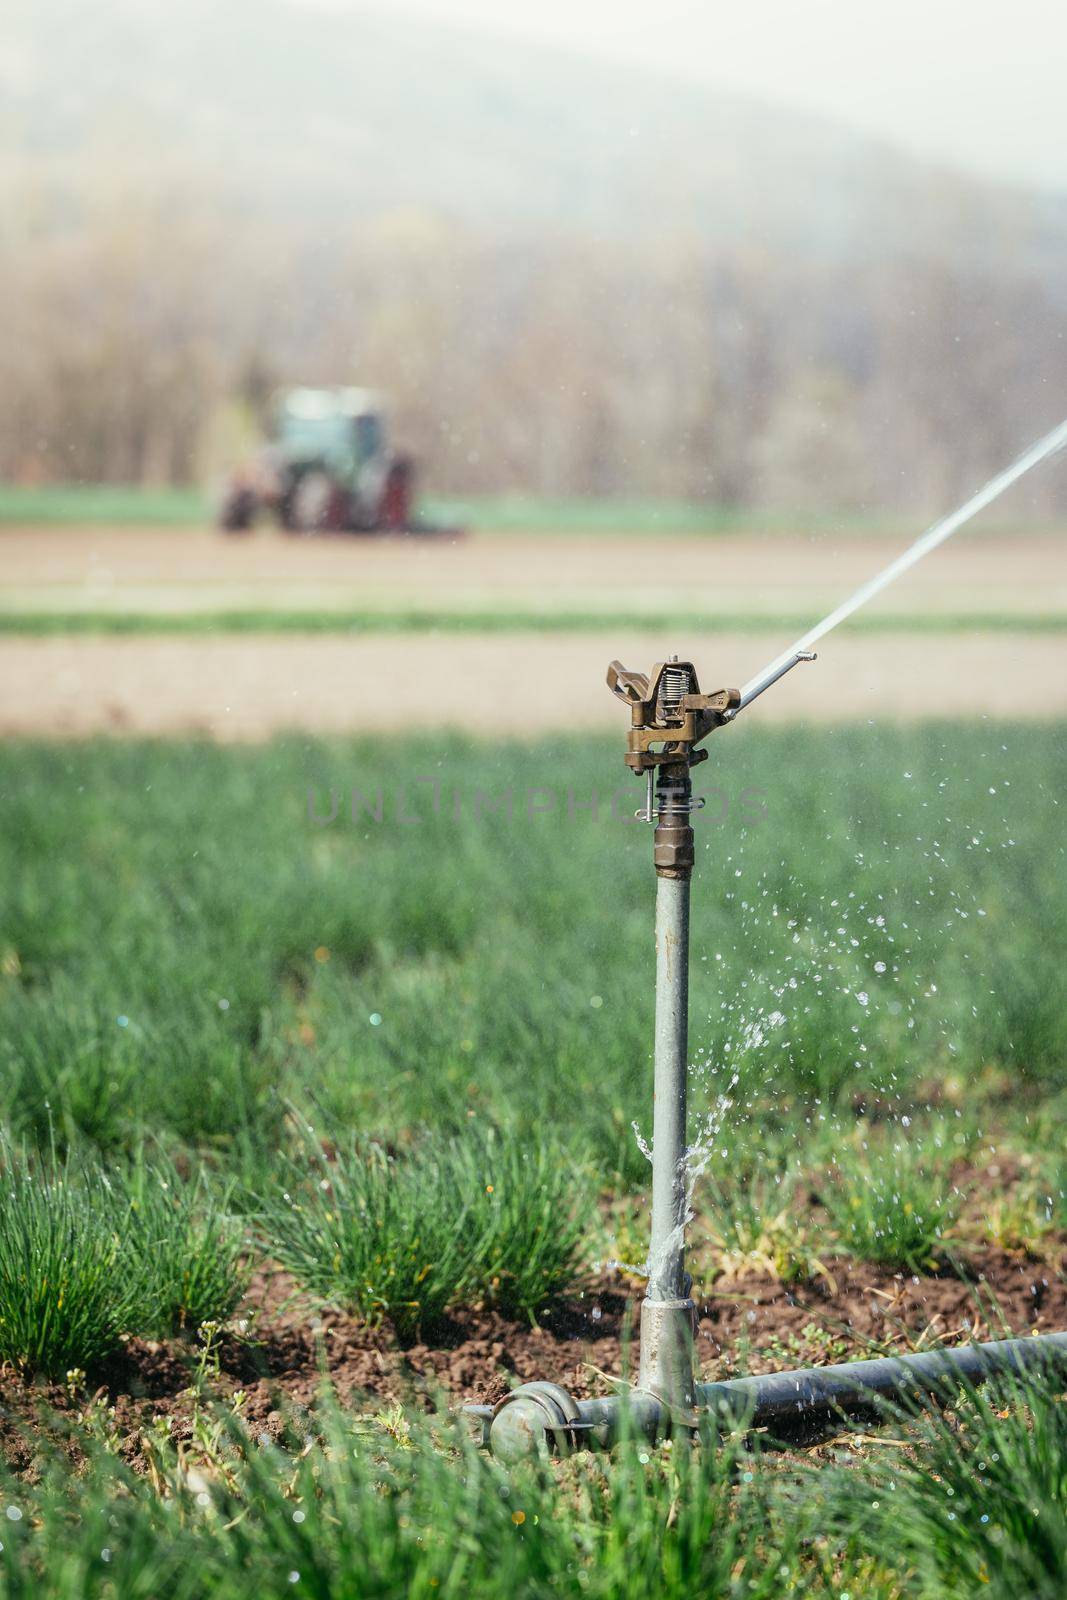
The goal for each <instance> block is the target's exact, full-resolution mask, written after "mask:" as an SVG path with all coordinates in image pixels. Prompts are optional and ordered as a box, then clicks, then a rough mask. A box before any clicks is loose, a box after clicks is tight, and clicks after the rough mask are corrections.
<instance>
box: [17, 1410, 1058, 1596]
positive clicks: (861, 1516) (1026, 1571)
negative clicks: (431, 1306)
mask: <svg viewBox="0 0 1067 1600" xmlns="http://www.w3.org/2000/svg"><path fill="white" fill-rule="evenodd" d="M946 1400H947V1401H948V1402H949V1410H948V1411H947V1412H946V1413H945V1414H944V1415H941V1414H938V1413H932V1414H930V1415H928V1416H925V1417H922V1418H918V1419H915V1418H910V1417H907V1416H904V1415H900V1416H898V1417H897V1418H895V1419H893V1418H892V1417H889V1418H887V1429H888V1431H885V1432H883V1433H882V1434H881V1435H880V1436H876V1437H874V1438H873V1439H871V1441H870V1443H869V1444H867V1445H865V1444H864V1442H863V1441H862V1440H861V1439H859V1438H856V1439H855V1440H854V1442H853V1444H852V1448H851V1451H843V1450H839V1451H837V1452H836V1453H835V1454H834V1455H833V1456H831V1457H830V1459H829V1460H828V1461H827V1460H826V1459H825V1457H824V1458H823V1459H822V1460H820V1459H819V1458H817V1457H813V1458H809V1459H808V1460H804V1459H799V1460H798V1459H797V1458H796V1457H795V1456H794V1457H793V1458H792V1459H785V1460H781V1461H779V1460H776V1459H775V1458H774V1456H773V1454H771V1453H763V1452H761V1450H760V1448H759V1441H758V1440H755V1441H753V1442H752V1443H751V1445H750V1446H749V1447H748V1448H744V1447H743V1446H742V1445H741V1443H740V1441H738V1440H734V1439H713V1438H711V1437H710V1436H705V1437H704V1439H703V1440H702V1441H701V1442H699V1443H698V1444H697V1445H696V1446H695V1447H694V1448H693V1449H691V1450H687V1449H681V1448H678V1447H677V1446H676V1447H675V1448H674V1449H663V1448H661V1449H658V1450H654V1449H652V1448H650V1447H648V1446H645V1445H643V1444H642V1443H640V1442H639V1441H633V1440H627V1441H624V1442H623V1444H621V1445H620V1446H619V1447H618V1448H617V1449H616V1450H615V1451H614V1452H613V1454H612V1456H610V1457H597V1456H591V1457H590V1456H587V1457H582V1458H578V1459H576V1460H574V1461H572V1462H565V1463H563V1464H562V1465H559V1466H557V1467H551V1466H549V1465H548V1464H547V1463H541V1462H533V1463H529V1464H524V1465H521V1466H518V1467H514V1468H512V1469H510V1470H509V1469H506V1468H504V1467H502V1466H501V1465H500V1464H499V1463H497V1462H495V1461H493V1460H492V1459H491V1458H489V1457H487V1456H485V1455H482V1454H480V1453H478V1452H477V1451H476V1450H475V1449H474V1448H473V1446H472V1444H471V1443H470V1442H469V1441H468V1440H467V1439H466V1438H465V1437H464V1436H463V1434H462V1432H460V1431H457V1430H456V1429H455V1428H454V1427H452V1426H448V1425H445V1424H443V1423H441V1422H440V1421H438V1422H433V1423H430V1424H425V1423H420V1422H414V1423H412V1424H410V1425H409V1424H408V1423H406V1422H404V1421H402V1420H401V1419H400V1417H399V1416H396V1415H383V1416H382V1417H380V1418H378V1419H375V1420H374V1421H370V1420H369V1419H364V1418H355V1417H353V1416H352V1415H350V1414H349V1415H346V1414H344V1413H343V1412H342V1411H341V1410H340V1409H339V1408H338V1407H337V1406H336V1405H334V1404H332V1403H330V1402H329V1400H328V1399H327V1400H324V1402H323V1404H322V1406H321V1407H320V1409H319V1412H318V1414H317V1419H316V1427H317V1435H316V1438H315V1439H314V1440H313V1441H309V1440H307V1439H306V1438H305V1436H304V1434H303V1432H302V1431H301V1429H300V1428H299V1427H294V1428H293V1429H292V1431H291V1433H290V1434H289V1436H288V1437H287V1438H286V1439H285V1441H284V1443H283V1444H282V1445H278V1444H263V1443H261V1442H259V1441H257V1440H255V1439H254V1438H252V1437H249V1435H248V1433H247V1432H246V1431H245V1429H244V1428H243V1427H242V1425H241V1422H240V1416H239V1407H238V1415H237V1416H236V1417H233V1416H231V1417H230V1418H229V1419H225V1418H222V1419H220V1420H219V1422H218V1423H216V1424H215V1425H214V1426H213V1427H212V1428H211V1429H210V1430H209V1433H208V1435H207V1437H206V1438H205V1443H204V1446H203V1453H202V1454H201V1455H200V1456H199V1457H198V1463H199V1464H198V1466H197V1468H196V1470H195V1471H191V1470H190V1457H189V1453H188V1450H183V1451H182V1452H181V1453H179V1452H178V1451H176V1450H175V1448H174V1446H173V1445H172V1444H171V1443H170V1442H169V1440H168V1439H167V1438H166V1436H165V1435H164V1434H162V1433H157V1434H156V1435H155V1436H154V1440H153V1446H152V1457H153V1468H152V1471H151V1473H149V1474H136V1473H134V1472H132V1471H131V1470H130V1469H129V1468H127V1467H126V1466H125V1465H124V1464H123V1463H122V1461H121V1459H118V1458H117V1457H116V1456H115V1455H114V1454H113V1453H112V1452H110V1451H109V1450H108V1449H107V1448H106V1443H105V1442H101V1443H100V1444H96V1445H94V1444H93V1443H92V1441H91V1439H90V1441H89V1442H88V1445H87V1446H86V1445H85V1443H84V1441H83V1448H86V1449H87V1452H88V1462H87V1465H86V1467H85V1468H84V1469H83V1470H82V1471H81V1472H80V1473H71V1471H70V1467H69V1462H68V1461H67V1460H66V1459H65V1457H64V1456H63V1455H62V1454H61V1453H59V1452H51V1453H50V1452H49V1451H48V1449H47V1448H43V1447H42V1446H41V1445H40V1444H39V1445H38V1451H37V1470H36V1472H35V1474H34V1477H33V1479H32V1480H31V1481H29V1482H27V1481H18V1480H12V1479H10V1478H4V1479H0V1484H2V1499H3V1503H4V1508H5V1515H4V1519H3V1530H2V1539H0V1593H2V1594H3V1595H4V1596H5V1600H7V1597H11V1600H24V1597H27V1600H28V1597H30V1596H34V1597H36V1596H44V1595H47V1596H48V1597H49V1600H112V1597H115V1596H123V1597H127V1596H128V1597H131V1600H148V1597H150V1596H157V1595H163V1594H165V1595H167V1596H168V1597H169V1600H208V1597H209V1596H210V1597H211V1600H253V1597H255V1600H263V1597H265V1600H274V1597H280V1596H282V1595H290V1594H296V1595H301V1594H303V1595H309V1596H314V1597H316V1600H356V1597H357V1596H363V1595H366V1594H374V1595H378V1596H382V1597H388V1600H392V1597H394V1596H395V1597H397V1600H401V1597H407V1596H409V1595H416V1596H426V1597H427V1600H430V1597H434V1596H438V1595H440V1596H444V1597H446V1600H483V1597H484V1600H496V1597H497V1596H499V1595H500V1594H509V1593H510V1594H520V1595H522V1596H524V1597H525V1596H532V1597H541V1600H548V1597H550V1596H558V1595H561V1594H562V1595H590V1596H593V1597H594V1600H643V1597H644V1596H647V1595H648V1594H650V1593H655V1594H657V1595H662V1596H663V1597H664V1600H682V1597H684V1596H691V1595H694V1594H699V1595H706V1596H708V1597H709V1600H748V1597H751V1596H756V1597H757V1600H779V1597H789V1596H793V1597H797V1600H799V1597H801V1596H804V1597H811V1600H830V1597H831V1596H833V1597H836V1600H859V1597H861V1596H862V1600H903V1597H905V1596H907V1597H912V1596H914V1597H915V1600H971V1597H972V1596H974V1595H977V1594H982V1595H989V1596H991V1597H992V1600H1017V1597H1018V1596H1020V1595H1026V1596H1028V1597H1031V1596H1032V1597H1034V1600H1057V1597H1058V1596H1060V1595H1062V1593H1063V1592H1064V1585H1065V1582H1067V1522H1065V1519H1064V1505H1065V1500H1067V1476H1065V1474H1067V1466H1065V1463H1067V1431H1065V1430H1067V1406H1065V1404H1064V1402H1063V1399H1062V1397H1061V1396H1059V1395H1058V1394H1057V1393H1056V1389H1055V1386H1054V1385H1053V1386H1052V1387H1050V1386H1049V1385H1047V1384H1045V1383H1042V1382H1041V1381H1040V1380H1035V1379H1031V1378H1027V1379H1020V1380H1019V1381H1017V1382H1006V1383H1005V1382H1002V1383H1000V1384H999V1385H998V1386H997V1389H996V1390H995V1391H994V1392H991V1393H990V1394H988V1395H984V1396H983V1395H980V1394H973V1393H970V1392H967V1391H964V1392H963V1393H962V1394H959V1395H948V1394H947V1395H946ZM294 1421H295V1419H294Z"/></svg>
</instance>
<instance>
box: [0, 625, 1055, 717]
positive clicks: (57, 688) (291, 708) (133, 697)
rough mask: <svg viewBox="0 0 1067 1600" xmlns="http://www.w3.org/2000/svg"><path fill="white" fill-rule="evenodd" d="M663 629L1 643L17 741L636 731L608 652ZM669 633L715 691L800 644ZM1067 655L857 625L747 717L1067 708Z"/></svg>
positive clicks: (1013, 640)
mask: <svg viewBox="0 0 1067 1600" xmlns="http://www.w3.org/2000/svg"><path fill="white" fill-rule="evenodd" d="M664 642H665V641H664V636H663V635H662V634H659V635H657V634H648V633H641V632H636V631H630V630H625V631H620V632H617V633H611V634H598V633H585V634H572V633H565V634H543V633H533V634H530V633H514V634H488V635H484V634H459V635H442V636H439V637H437V636H434V635H430V634H417V635H403V634H400V635H395V636H394V635H390V636H389V637H388V638H386V639H382V638H372V637H368V638H362V639H359V638H344V637H331V636H321V637H315V638H309V637H306V636H297V635H294V636H288V635H285V636H274V637H271V636H263V635H245V636H230V637H215V636H210V637H206V638H196V637H185V638H176V637H172V638H155V637H124V638H17V637H8V638H0V736H8V737H10V736H15V735H21V736H25V735H29V736H36V735H46V736H61V737H75V738H80V737H84V736H87V735H91V734H96V733H105V734H118V735H155V734H167V735H170V734H176V735H179V734H180V735H205V736H207V737H209V738H212V739H219V740H249V739H250V740H258V739H265V738H268V737H269V736H270V735H271V734H273V733H277V732H281V731H285V730H299V731H304V732H309V733H320V734H341V733H357V732H388V731H391V730H395V729H396V728H406V729H409V730H412V729H418V728H440V727H442V726H444V727H458V728H463V729H467V730H470V731H471V732H474V733H480V734H485V733H487V732H489V733H492V734H494V735H496V734H500V733H506V734H510V735H513V736H517V737H520V738H521V737H524V736H527V735H530V736H533V735H537V734H543V733H547V732H551V731H552V730H554V729H556V728H558V727H560V726H566V727H570V728H575V729H579V728H580V729H590V730H595V729H601V730H603V731H604V732H606V733H615V734H616V735H619V732H620V726H621V722H620V718H621V716H622V713H621V712H620V708H619V705H618V702H617V701H616V700H615V699H613V697H612V696H611V695H610V694H608V692H607V689H606V688H605V687H604V672H605V669H606V666H607V662H608V660H609V658H610V657H611V656H613V655H617V656H618V657H619V658H620V659H621V660H623V661H624V662H626V663H628V664H632V665H634V666H638V667H641V668H644V669H647V667H648V666H649V665H650V664H651V662H653V661H654V660H656V659H657V658H658V657H659V656H660V655H661V654H662V651H663V647H664ZM668 642H669V643H670V645H671V647H672V648H673V649H674V650H676V651H677V652H678V653H680V654H681V655H682V657H683V659H686V658H690V659H693V660H695V661H698V662H700V663H702V664H704V663H707V672H708V673H711V674H712V675H713V682H712V679H710V678H709V679H708V682H709V686H712V687H716V688H717V687H721V683H720V680H723V681H726V680H729V681H730V682H732V683H734V684H740V683H743V682H744V681H745V679H746V678H747V677H749V676H750V675H751V674H753V673H755V672H756V671H758V670H759V669H760V668H761V667H763V666H765V665H766V663H767V662H768V661H769V660H770V659H771V658H772V657H773V656H774V655H776V654H777V653H778V651H779V650H780V649H781V648H782V646H783V644H784V643H785V642H786V641H785V640H784V639H783V637H782V635H781V633H780V632H777V633H767V634H765V635H764V634H762V633H758V634H752V633H748V634H729V633H723V632H720V633H717V634H715V635H714V637H709V636H708V635H703V636H701V635H694V634H686V633H684V632H679V631H678V630H672V631H671V632H670V634H669V639H668ZM1062 654H1063V645H1062V642H1061V641H1060V639H1059V638H1058V637H1057V636H1056V635H1042V634H1036V633H1035V634H1025V633H991V634H981V633H976V634H956V633H953V634H947V635H929V634H899V635H898V634H887V635H885V636H882V635H878V636H876V637H859V636H852V637H849V636H848V635H845V634H843V635H841V636H839V637H835V638H832V639H830V640H828V641H827V642H826V644H825V646H824V647H823V650H822V654H821V656H820V659H819V661H818V663H817V664H816V665H814V666H810V667H803V668H801V669H799V670H798V671H796V672H794V673H792V674H791V675H790V676H789V677H788V678H786V679H784V680H783V682H782V684H781V685H780V686H779V687H778V688H777V689H776V690H775V692H774V693H773V694H769V695H767V696H766V697H765V698H764V699H762V700H760V701H759V702H758V703H757V704H756V705H755V706H753V708H752V710H751V711H750V712H746V718H748V717H751V718H753V719H755V720H757V721H763V720H769V721H791V722H793V721H797V720H798V719H799V720H807V721H812V720H814V719H815V718H818V719H820V720H828V721H849V720H855V719H859V718H869V717H873V718H877V719H879V720H882V721H886V720H888V721H894V720H917V719H922V718H925V717H932V716H945V717H951V716H979V715H981V716H993V717H998V716H999V717H1012V718H1013V719H1017V718H1018V717H1020V716H1024V717H1056V716H1067V676H1065V675H1064V673H1063V672H1062V671H1061V670H1060V667H1061V658H1062ZM398 660H399V661H402V662H403V669H402V671H400V672H399V673H398V672H397V670H396V663H397V661H398ZM716 664H718V665H716ZM702 670H703V665H702ZM705 677H707V673H705ZM427 685H433V692H432V693H427Z"/></svg>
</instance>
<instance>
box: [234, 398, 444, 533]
mask: <svg viewBox="0 0 1067 1600" xmlns="http://www.w3.org/2000/svg"><path fill="white" fill-rule="evenodd" d="M413 477H414V472H413V467H412V463H411V460H410V458H409V457H407V456H403V455H399V454H397V453H396V452H395V451H393V450H392V449H391V448H390V447H389V444H388V442H387V438H386V429H385V417H384V415H383V412H382V406H381V401H380V399H379V397H378V396H377V395H375V394H373V393H371V392H370V391H369V390H367V389H286V390H283V391H282V392H281V393H280V394H279V395H278V396H277V397H276V399H275V402H274V408H273V419H272V427H271V434H270V439H269V441H268V443H267V444H266V445H265V446H264V447H263V449H262V450H261V451H260V452H259V454H258V455H257V456H256V457H255V458H254V459H253V460H251V461H249V462H247V463H246V464H245V465H244V466H241V467H239V468H238V469H237V470H236V471H235V472H234V473H233V475H232V477H231V478H230V481H229V483H228V484H227V486H226V490H225V493H224V495H223V500H222V505H221V507H220V510H219V525H220V526H221V527H222V528H224V529H225V530H226V531H227V532H228V533H240V532H244V531H245V530H246V529H248V528H251V527H252V526H253V524H254V522H255V521H256V518H257V516H258V515H259V513H260V512H262V511H266V512H268V513H269V514H271V515H273V516H275V517H276V518H277V519H278V521H279V523H280V524H281V526H282V527H283V528H284V529H285V530H286V532H288V533H420V534H431V533H432V534H452V535H455V534H456V532H457V531H458V530H457V529H455V528H439V527H434V526H433V525H431V524H429V523H425V522H421V521H419V520H417V519H416V518H415V516H414V515H413V511H412V490H413Z"/></svg>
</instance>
